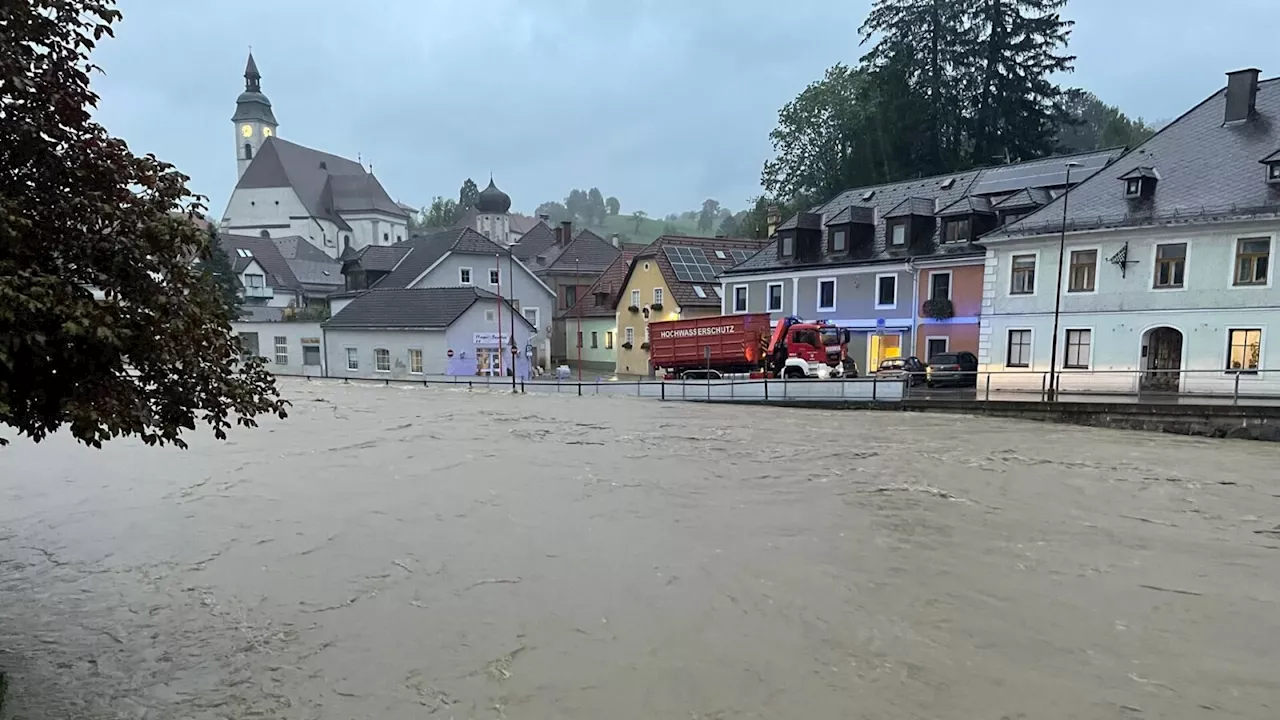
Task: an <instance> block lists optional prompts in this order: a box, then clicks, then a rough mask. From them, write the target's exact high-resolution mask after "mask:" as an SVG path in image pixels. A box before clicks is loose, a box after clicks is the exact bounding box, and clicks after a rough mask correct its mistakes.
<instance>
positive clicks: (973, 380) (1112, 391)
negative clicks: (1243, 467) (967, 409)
mask: <svg viewBox="0 0 1280 720" xmlns="http://www.w3.org/2000/svg"><path fill="white" fill-rule="evenodd" d="M1055 385H1056V387H1055ZM966 390H967V391H968V393H969V396H970V397H971V398H972V399H980V400H984V401H991V400H993V399H994V400H1010V399H1023V400H1025V399H1027V398H1028V397H1034V398H1035V399H1036V400H1038V401H1041V402H1049V401H1054V400H1056V401H1059V402H1073V401H1074V402H1105V401H1107V400H1108V399H1109V398H1129V399H1136V400H1139V401H1143V402H1204V401H1208V400H1218V401H1224V402H1225V401H1230V403H1231V404H1233V405H1235V404H1241V403H1249V402H1252V403H1257V404H1277V405H1280V371H1277V370H1263V369H1256V370H1253V369H1249V370H1234V369H1233V370H1214V369H1193V370H1181V369H1178V370H1171V369H1150V370H1135V369H1122V370H1088V369H1083V368H1065V369H1059V370H1057V371H1055V372H1050V371H1049V370H1038V369H1026V368H1005V369H1001V370H985V371H984V370H977V371H974V370H969V371H954V370H945V371H937V370H934V371H932V372H929V373H917V374H916V375H915V376H913V377H912V378H911V379H910V381H909V382H908V384H907V388H906V392H905V395H906V397H908V398H911V399H928V398H940V397H942V396H943V395H944V394H946V393H954V394H953V395H952V396H953V397H963V396H964V393H965V391H966ZM939 391H944V392H939Z"/></svg>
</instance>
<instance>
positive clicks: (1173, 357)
mask: <svg viewBox="0 0 1280 720" xmlns="http://www.w3.org/2000/svg"><path fill="white" fill-rule="evenodd" d="M1142 369H1143V371H1144V372H1143V373H1142V381H1141V384H1140V389H1141V390H1156V391H1166V392H1178V390H1179V388H1181V386H1182V384H1181V377H1182V374H1181V373H1180V372H1178V371H1179V370H1181V369H1182V331H1181V330H1178V329H1177V328H1171V327H1167V326H1163V327H1154V328H1151V329H1150V330H1147V331H1146V332H1144V333H1143V334H1142Z"/></svg>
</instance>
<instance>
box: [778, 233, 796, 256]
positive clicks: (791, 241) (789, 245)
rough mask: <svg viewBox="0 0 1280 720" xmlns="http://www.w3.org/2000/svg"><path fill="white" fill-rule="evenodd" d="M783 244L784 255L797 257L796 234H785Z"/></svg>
mask: <svg viewBox="0 0 1280 720" xmlns="http://www.w3.org/2000/svg"><path fill="white" fill-rule="evenodd" d="M780 244H781V246H782V247H781V252H782V257H788V258H789V257H795V254H796V238H795V236H794V235H789V234H788V235H783V236H782V240H781V241H780Z"/></svg>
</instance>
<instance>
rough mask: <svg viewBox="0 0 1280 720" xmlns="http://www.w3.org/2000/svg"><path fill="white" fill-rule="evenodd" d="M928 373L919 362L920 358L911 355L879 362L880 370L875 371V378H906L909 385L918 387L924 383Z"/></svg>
mask: <svg viewBox="0 0 1280 720" xmlns="http://www.w3.org/2000/svg"><path fill="white" fill-rule="evenodd" d="M928 372H929V369H928V368H927V367H925V364H924V363H923V362H921V361H920V358H918V357H916V356H915V355H912V356H910V357H896V358H888V359H887V360H881V361H880V368H879V369H878V370H876V377H878V378H885V379H893V378H902V377H903V376H906V377H907V378H908V383H909V384H911V385H919V384H920V383H922V382H924V381H925V378H926V376H927V375H928Z"/></svg>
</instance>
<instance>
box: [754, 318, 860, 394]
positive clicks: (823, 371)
mask: <svg viewBox="0 0 1280 720" xmlns="http://www.w3.org/2000/svg"><path fill="white" fill-rule="evenodd" d="M768 358H769V365H770V367H769V370H770V371H771V372H773V373H774V374H776V375H779V376H781V377H784V378H802V377H803V378H819V379H826V378H831V377H857V375H858V368H857V364H856V363H854V362H853V361H852V360H851V359H850V358H849V331H848V330H845V329H843V328H839V327H836V326H835V325H833V324H831V323H829V322H826V321H818V322H806V321H804V320H801V319H800V318H794V317H792V318H785V319H783V320H780V321H779V322H778V326H777V328H776V329H775V330H774V334H773V339H772V340H771V341H770V344H769V350H768Z"/></svg>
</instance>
